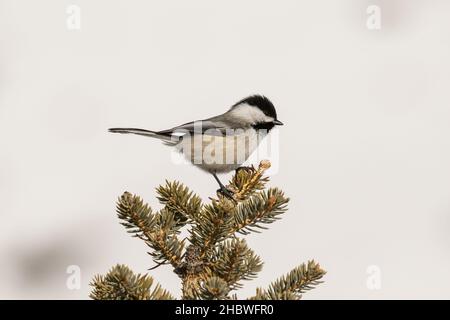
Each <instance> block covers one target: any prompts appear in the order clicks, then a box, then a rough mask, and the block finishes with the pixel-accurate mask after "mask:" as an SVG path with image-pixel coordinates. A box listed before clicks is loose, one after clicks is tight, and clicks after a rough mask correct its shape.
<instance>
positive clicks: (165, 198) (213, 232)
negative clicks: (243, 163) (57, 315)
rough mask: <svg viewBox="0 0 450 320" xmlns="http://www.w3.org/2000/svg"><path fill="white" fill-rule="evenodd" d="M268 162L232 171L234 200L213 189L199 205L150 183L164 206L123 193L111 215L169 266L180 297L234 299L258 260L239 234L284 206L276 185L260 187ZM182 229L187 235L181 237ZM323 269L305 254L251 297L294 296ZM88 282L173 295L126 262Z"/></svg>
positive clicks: (116, 293)
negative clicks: (154, 208) (213, 195)
mask: <svg viewBox="0 0 450 320" xmlns="http://www.w3.org/2000/svg"><path fill="white" fill-rule="evenodd" d="M269 167H270V162H268V161H262V162H261V163H260V164H259V166H258V168H256V169H255V168H253V167H249V168H243V169H241V170H238V171H237V172H236V174H235V175H234V176H233V178H232V179H231V181H230V183H229V185H228V186H227V188H228V189H229V190H232V191H233V194H234V196H233V199H229V198H226V197H224V196H222V195H218V198H216V199H211V202H210V203H207V204H203V203H202V201H201V199H200V197H198V196H197V195H196V194H194V193H193V192H192V191H190V190H189V188H188V187H186V186H185V185H183V184H182V183H180V182H177V181H175V182H169V181H166V183H165V185H163V186H160V187H158V188H157V190H156V191H157V198H158V200H159V202H160V203H161V204H162V205H163V207H162V208H161V209H160V210H159V211H156V212H153V211H152V209H151V208H150V206H148V205H147V204H145V203H144V202H143V201H142V199H141V198H140V197H138V196H136V195H132V194H130V193H128V192H125V193H124V194H123V195H122V196H121V197H120V198H119V200H118V202H117V215H118V218H119V219H120V221H121V224H122V225H123V226H124V227H125V228H126V229H127V231H128V232H129V233H131V234H132V235H133V236H134V237H137V238H139V239H141V240H143V241H144V242H145V243H146V244H147V245H148V247H149V248H150V252H149V254H150V255H151V257H152V258H153V261H154V262H155V263H156V264H157V265H156V266H155V267H154V268H156V267H159V266H160V265H164V264H170V265H171V266H172V268H173V270H174V272H175V273H176V274H177V275H178V276H179V277H180V280H181V286H182V289H181V298H182V299H237V295H236V293H235V292H234V291H236V290H237V289H240V288H242V285H243V281H246V280H252V279H254V278H256V277H257V274H258V272H259V271H260V270H261V269H262V266H263V262H262V261H261V259H260V257H259V256H258V255H256V254H255V253H254V252H253V250H251V249H250V248H249V247H248V245H247V242H246V241H245V239H243V238H241V237H240V236H245V235H247V234H249V233H252V232H261V231H262V230H264V229H267V227H268V225H269V224H271V223H273V222H275V221H277V220H278V219H280V218H281V215H282V214H284V213H285V212H286V211H287V204H288V202H289V198H287V197H286V196H285V195H284V193H283V192H282V191H281V190H279V189H277V188H269V189H267V190H265V187H266V184H267V183H268V181H269V179H268V178H267V177H265V176H264V173H265V171H266V170H267V169H268V168H269ZM182 230H186V231H187V232H188V234H189V236H188V237H187V238H184V239H183V240H179V239H178V236H179V235H180V232H181V231H182ZM151 269H153V268H151ZM151 269H150V270H151ZM324 275H325V271H324V270H322V269H321V268H320V266H319V264H317V263H315V262H314V261H310V262H308V264H301V265H300V266H298V267H297V268H294V269H293V270H292V271H291V272H289V273H288V274H286V275H284V276H282V277H280V278H279V279H277V280H276V281H274V282H273V283H272V284H271V285H270V286H269V287H268V288H267V289H261V288H258V289H257V291H256V294H255V295H254V296H253V297H250V298H249V299H261V300H267V299H300V298H301V296H302V294H303V293H304V292H305V291H307V290H309V289H312V288H313V287H315V286H316V285H318V284H319V283H321V279H322V277H323V276H324ZM91 286H92V287H93V290H92V292H91V295H90V296H91V298H93V299H139V300H140V299H143V300H147V299H174V297H173V296H172V295H171V294H170V293H168V292H167V291H166V290H163V289H162V288H161V286H160V285H159V284H154V280H153V278H151V277H150V276H147V275H140V274H138V275H135V274H134V273H133V272H132V271H131V270H130V269H128V267H126V266H124V265H117V266H115V267H114V268H112V269H111V270H110V271H109V272H108V273H107V274H106V275H105V276H95V277H94V279H93V280H92V282H91Z"/></svg>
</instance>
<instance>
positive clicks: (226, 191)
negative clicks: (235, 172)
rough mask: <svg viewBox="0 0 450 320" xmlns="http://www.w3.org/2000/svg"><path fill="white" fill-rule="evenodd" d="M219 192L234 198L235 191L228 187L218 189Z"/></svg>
mask: <svg viewBox="0 0 450 320" xmlns="http://www.w3.org/2000/svg"><path fill="white" fill-rule="evenodd" d="M217 193H220V194H221V195H223V196H225V197H227V198H228V199H234V192H233V191H231V190H229V189H227V188H226V187H221V188H220V189H217Z"/></svg>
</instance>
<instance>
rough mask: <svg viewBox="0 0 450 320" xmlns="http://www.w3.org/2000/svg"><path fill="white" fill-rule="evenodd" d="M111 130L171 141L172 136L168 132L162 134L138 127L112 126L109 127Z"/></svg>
mask: <svg viewBox="0 0 450 320" xmlns="http://www.w3.org/2000/svg"><path fill="white" fill-rule="evenodd" d="M108 131H109V132H113V133H131V134H137V135H140V136H146V137H152V138H157V139H160V140H163V141H167V142H168V141H171V136H170V135H167V134H161V133H159V132H157V131H151V130H145V129H138V128H110V129H108Z"/></svg>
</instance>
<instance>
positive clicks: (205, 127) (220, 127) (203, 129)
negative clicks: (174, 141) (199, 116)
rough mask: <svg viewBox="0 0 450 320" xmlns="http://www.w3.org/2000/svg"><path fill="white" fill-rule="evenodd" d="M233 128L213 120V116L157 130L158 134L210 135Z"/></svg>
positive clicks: (222, 132)
mask: <svg viewBox="0 0 450 320" xmlns="http://www.w3.org/2000/svg"><path fill="white" fill-rule="evenodd" d="M230 129H233V128H232V126H230V124H228V123H225V122H223V121H217V120H214V118H210V119H205V120H197V121H192V122H188V123H185V124H182V125H180V126H176V127H174V128H171V129H167V130H162V131H158V134H161V135H167V136H173V135H175V136H180V137H181V136H184V135H186V134H190V135H193V134H206V135H211V136H217V135H221V136H222V135H225V134H230Z"/></svg>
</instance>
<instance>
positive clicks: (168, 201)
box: [156, 180, 202, 223]
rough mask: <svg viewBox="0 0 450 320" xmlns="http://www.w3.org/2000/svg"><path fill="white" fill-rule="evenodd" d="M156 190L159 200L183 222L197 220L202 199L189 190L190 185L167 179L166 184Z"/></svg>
mask: <svg viewBox="0 0 450 320" xmlns="http://www.w3.org/2000/svg"><path fill="white" fill-rule="evenodd" d="M156 192H157V193H158V197H157V198H158V200H159V201H160V202H161V203H162V204H163V205H165V206H166V208H167V209H168V210H170V211H172V212H173V213H174V214H175V217H176V218H177V219H178V220H179V221H180V222H181V223H186V222H187V219H191V220H193V221H196V219H197V215H198V212H199V211H200V208H201V207H202V201H201V199H200V197H199V196H197V195H196V194H194V193H193V192H192V191H189V188H188V187H185V186H184V185H183V184H182V183H180V182H177V181H174V182H169V181H167V180H166V185H165V186H159V187H158V188H157V189H156Z"/></svg>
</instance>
